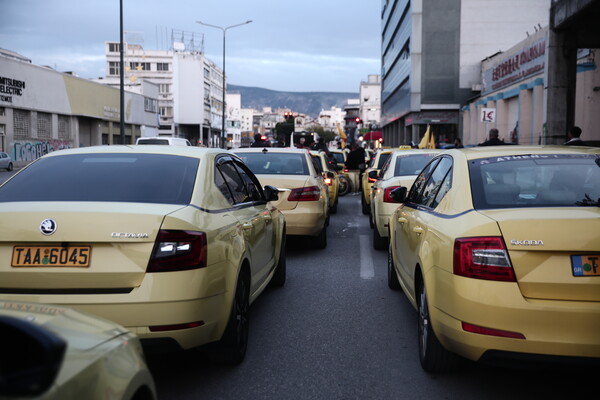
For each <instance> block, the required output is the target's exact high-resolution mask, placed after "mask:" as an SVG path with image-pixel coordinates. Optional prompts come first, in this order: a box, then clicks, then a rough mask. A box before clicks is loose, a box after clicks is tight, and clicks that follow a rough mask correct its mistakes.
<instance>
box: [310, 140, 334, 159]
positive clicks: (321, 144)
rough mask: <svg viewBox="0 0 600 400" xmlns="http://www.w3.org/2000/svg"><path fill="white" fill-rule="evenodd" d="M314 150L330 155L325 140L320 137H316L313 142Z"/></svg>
mask: <svg viewBox="0 0 600 400" xmlns="http://www.w3.org/2000/svg"><path fill="white" fill-rule="evenodd" d="M314 150H317V151H323V152H325V154H327V157H329V156H330V155H331V152H330V151H329V147H327V145H326V144H325V140H324V139H323V138H322V137H320V138H318V139H317V141H316V142H315V145H314Z"/></svg>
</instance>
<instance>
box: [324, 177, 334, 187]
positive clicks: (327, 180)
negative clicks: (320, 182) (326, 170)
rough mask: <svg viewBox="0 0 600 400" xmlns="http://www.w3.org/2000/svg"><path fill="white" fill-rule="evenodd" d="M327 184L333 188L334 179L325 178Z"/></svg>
mask: <svg viewBox="0 0 600 400" xmlns="http://www.w3.org/2000/svg"><path fill="white" fill-rule="evenodd" d="M325 183H326V184H327V186H331V185H333V179H331V178H325Z"/></svg>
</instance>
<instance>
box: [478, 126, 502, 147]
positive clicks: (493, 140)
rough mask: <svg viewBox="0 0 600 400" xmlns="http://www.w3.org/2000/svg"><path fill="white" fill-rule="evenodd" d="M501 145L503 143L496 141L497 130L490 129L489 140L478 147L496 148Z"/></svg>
mask: <svg viewBox="0 0 600 400" xmlns="http://www.w3.org/2000/svg"><path fill="white" fill-rule="evenodd" d="M503 144H505V143H504V142H503V141H502V140H500V139H498V129H496V128H492V129H490V132H489V139H488V140H486V141H485V142H483V143H479V146H498V145H503Z"/></svg>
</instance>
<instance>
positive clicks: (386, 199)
mask: <svg viewBox="0 0 600 400" xmlns="http://www.w3.org/2000/svg"><path fill="white" fill-rule="evenodd" d="M399 187H400V186H390V187H387V188H385V189H384V190H383V202H384V203H395V201H394V199H392V196H390V193H392V190H394V189H396V188H399Z"/></svg>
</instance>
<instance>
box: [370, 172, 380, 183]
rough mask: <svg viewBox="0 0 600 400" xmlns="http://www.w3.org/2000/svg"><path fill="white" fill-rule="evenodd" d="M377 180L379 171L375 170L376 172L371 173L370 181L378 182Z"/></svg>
mask: <svg viewBox="0 0 600 400" xmlns="http://www.w3.org/2000/svg"><path fill="white" fill-rule="evenodd" d="M377 178H379V171H378V170H374V171H369V179H371V180H373V181H376V180H377Z"/></svg>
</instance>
